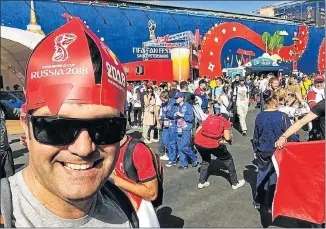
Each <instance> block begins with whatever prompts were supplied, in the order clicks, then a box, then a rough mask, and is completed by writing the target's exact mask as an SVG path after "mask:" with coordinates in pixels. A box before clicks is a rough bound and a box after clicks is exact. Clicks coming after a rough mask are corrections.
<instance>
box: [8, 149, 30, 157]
mask: <svg viewBox="0 0 326 229" xmlns="http://www.w3.org/2000/svg"><path fill="white" fill-rule="evenodd" d="M25 153H28V150H27V148H23V149H19V150H15V151H14V152H13V153H12V156H13V158H14V159H16V158H18V157H22V156H24V154H25Z"/></svg>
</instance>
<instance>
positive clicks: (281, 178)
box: [273, 141, 325, 224]
mask: <svg viewBox="0 0 326 229" xmlns="http://www.w3.org/2000/svg"><path fill="white" fill-rule="evenodd" d="M324 151H325V141H314V142H302V143H288V144H286V145H285V147H284V149H283V150H277V151H276V152H275V154H274V156H273V164H274V167H275V170H276V173H277V176H278V181H277V186H276V191H275V196H274V202H273V220H274V219H275V218H276V217H277V216H286V217H291V218H296V219H301V220H305V221H308V222H312V223H317V224H322V223H324V222H325V152H324Z"/></svg>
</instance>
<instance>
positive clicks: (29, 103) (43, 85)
mask: <svg viewBox="0 0 326 229" xmlns="http://www.w3.org/2000/svg"><path fill="white" fill-rule="evenodd" d="M125 100H126V76H125V73H124V70H123V67H122V65H121V63H120V61H119V60H118V58H117V57H116V56H115V55H114V53H113V52H112V51H111V50H110V48H109V47H108V46H107V45H105V44H104V43H103V42H102V41H101V40H100V39H99V38H98V37H97V36H96V35H95V34H94V33H93V32H92V31H91V30H89V29H88V28H87V27H86V26H85V24H84V23H83V22H82V21H81V20H80V19H79V18H76V17H74V18H72V19H71V20H70V21H69V22H68V23H66V24H65V25H63V26H61V27H60V28H58V29H57V30H55V31H54V32H52V33H51V34H49V35H48V36H46V37H45V38H44V39H43V40H42V41H41V42H40V43H39V44H38V45H37V46H36V48H35V49H34V51H33V52H32V54H31V56H30V58H29V61H28V64H27V70H26V109H27V110H32V109H36V108H40V107H44V106H47V107H48V108H49V111H50V112H51V114H52V115H57V114H58V112H59V109H60V108H61V106H62V104H63V103H65V102H67V103H78V104H94V105H103V106H110V107H113V108H116V109H117V110H119V111H120V112H121V113H123V111H124V107H125V106H124V105H125Z"/></svg>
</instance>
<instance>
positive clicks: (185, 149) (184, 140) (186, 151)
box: [177, 130, 197, 167]
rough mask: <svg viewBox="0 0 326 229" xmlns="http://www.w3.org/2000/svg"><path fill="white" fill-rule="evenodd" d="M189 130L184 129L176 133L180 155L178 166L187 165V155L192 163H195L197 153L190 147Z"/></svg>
mask: <svg viewBox="0 0 326 229" xmlns="http://www.w3.org/2000/svg"><path fill="white" fill-rule="evenodd" d="M190 139H191V131H190V130H184V131H182V133H181V134H178V139H177V144H178V152H179V155H180V166H182V167H188V160H187V156H188V157H190V159H191V162H192V164H195V163H197V155H196V154H195V153H194V152H193V151H192V150H191V148H190Z"/></svg>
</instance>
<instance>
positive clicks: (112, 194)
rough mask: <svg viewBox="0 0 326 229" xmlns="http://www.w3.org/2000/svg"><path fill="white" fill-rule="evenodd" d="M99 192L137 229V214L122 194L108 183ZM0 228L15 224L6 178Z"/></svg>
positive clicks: (3, 187)
mask: <svg viewBox="0 0 326 229" xmlns="http://www.w3.org/2000/svg"><path fill="white" fill-rule="evenodd" d="M100 192H101V193H102V195H105V196H107V197H108V198H110V199H111V200H112V201H113V202H114V203H115V204H117V205H118V206H119V207H120V208H121V210H122V211H123V212H124V213H125V215H126V216H127V218H128V220H129V222H130V225H131V226H132V227H133V228H139V220H138V217H137V213H136V211H135V209H134V207H133V205H132V204H131V202H130V200H129V199H128V197H127V196H126V195H125V194H124V192H123V191H122V190H121V189H119V188H118V187H117V186H115V185H114V184H113V183H111V182H110V181H107V182H105V184H104V185H103V187H102V188H101V190H100ZM0 197H1V198H0V217H1V220H0V227H5V228H12V227H13V226H14V224H15V220H14V216H13V206H12V196H11V189H10V184H9V180H8V178H2V179H1V196H0Z"/></svg>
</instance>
